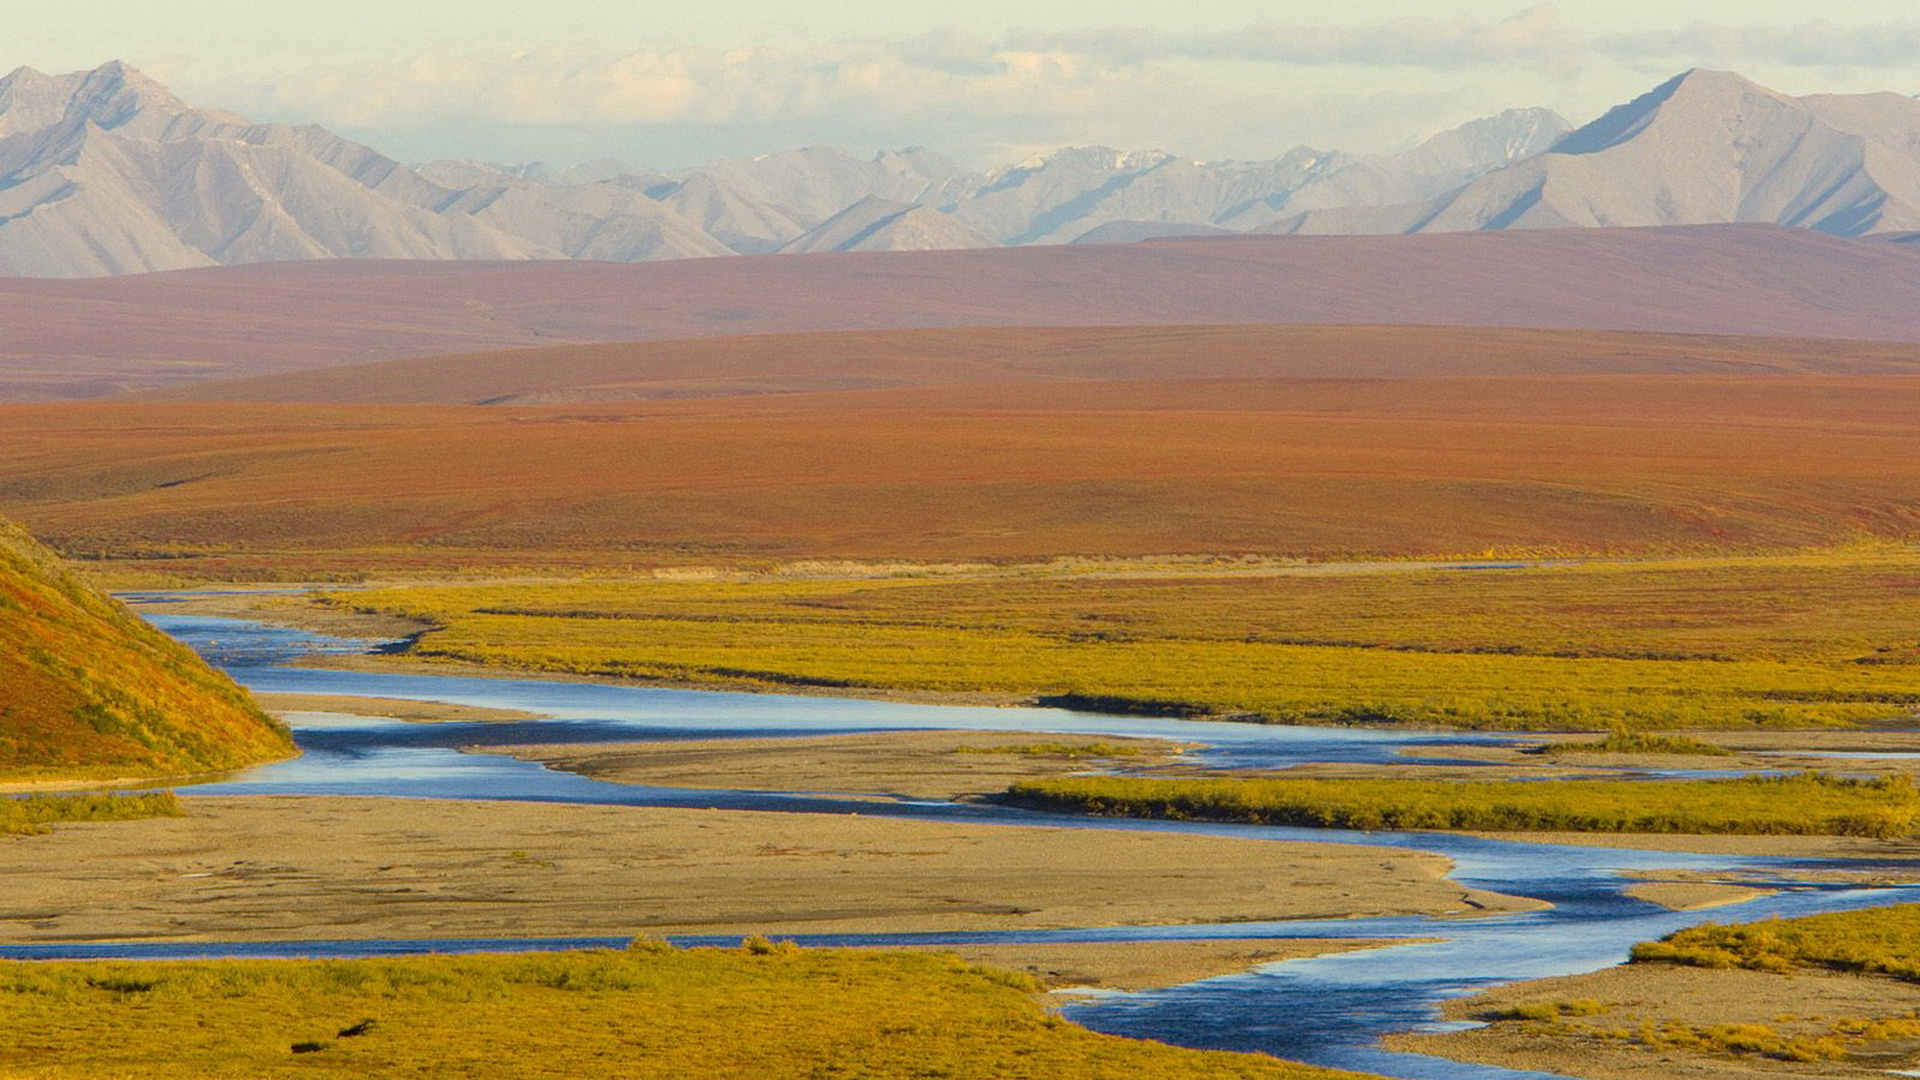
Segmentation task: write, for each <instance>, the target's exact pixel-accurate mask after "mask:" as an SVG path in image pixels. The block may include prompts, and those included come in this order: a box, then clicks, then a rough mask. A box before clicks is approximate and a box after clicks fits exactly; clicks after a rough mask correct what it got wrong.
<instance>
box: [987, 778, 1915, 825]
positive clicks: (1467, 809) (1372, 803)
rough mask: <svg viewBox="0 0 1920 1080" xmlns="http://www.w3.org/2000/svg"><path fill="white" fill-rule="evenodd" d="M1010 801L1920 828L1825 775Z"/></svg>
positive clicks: (1149, 809)
mask: <svg viewBox="0 0 1920 1080" xmlns="http://www.w3.org/2000/svg"><path fill="white" fill-rule="evenodd" d="M1007 797H1008V799H1009V800H1010V801H1012V802H1014V803H1016V804H1018V805H1022V806H1030V807H1036V808H1040V809H1047V810H1066V811H1074V812H1078V813H1089V814H1104V815H1111V816H1116V817H1141V818H1172V819H1193V820H1201V821H1244V822H1254V823H1258V824H1263V825H1297V826H1306V827H1312V828H1339V829H1370V830H1371V829H1471V830H1487V831H1535V830H1539V831H1560V832H1609V833H1709V834H1747V835H1763V836H1871V837H1893V836H1906V835H1908V834H1910V833H1912V832H1913V831H1914V829H1915V827H1916V824H1920V792H1916V791H1915V789H1914V787H1913V785H1912V783H1911V782H1910V781H1908V780H1906V779H1904V778H1897V779H1892V780H1885V781H1854V780H1843V779H1832V778H1828V777H1825V776H1820V775H1815V774H1797V775H1793V776H1784V777H1752V778H1741V779H1732V780H1698V781H1680V780H1676V781H1647V782H1637V781H1608V780H1590V781H1578V780H1556V781H1554V782H1552V783H1534V782H1515V781H1494V782H1471V783H1451V782H1447V781H1433V780H1399V779H1380V780H1291V779H1265V780H1172V779H1140V778H1133V777H1116V776H1070V777H1057V778H1052V779H1045V780H1035V781H1029V782H1026V783H1021V784H1016V785H1014V786H1013V787H1012V788H1011V789H1009V791H1008V796H1007Z"/></svg>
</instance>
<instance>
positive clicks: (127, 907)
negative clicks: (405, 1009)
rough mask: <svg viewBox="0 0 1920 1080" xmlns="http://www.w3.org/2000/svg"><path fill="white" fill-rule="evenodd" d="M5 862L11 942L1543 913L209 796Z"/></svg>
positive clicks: (482, 811) (1113, 865) (597, 810)
mask: <svg viewBox="0 0 1920 1080" xmlns="http://www.w3.org/2000/svg"><path fill="white" fill-rule="evenodd" d="M188 808H189V810H190V812H191V816H189V817H187V818H183V819H160V820H152V821H134V822H119V823H113V824H105V825H75V826H65V827H61V828H59V829H57V830H56V831H55V832H53V833H52V834H49V835H46V836H36V837H18V838H10V839H7V840H5V841H0V850H3V851H4V859H5V863H6V865H7V867H8V872H7V873H6V874H5V875H4V876H0V940H11V941H49V940H96V939H97V940H111V939H125V938H168V939H181V940H294V939H311V938H322V939H324V938H352V939H362V938H423V937H492V936H499V937H513V936H528V937H537V936H564V935H624V934H633V933H637V932H652V933H660V934H672V933H680V934H726V935H734V934H747V933H756V932H757V933H824V932H903V931H954V930H1031V929H1046V928H1060V927H1094V926H1126V925H1157V924H1177V923H1189V922H1229V921H1244V920H1266V919H1298V918H1341V917H1346V916H1356V915H1390V914H1468V913H1478V912H1486V911H1513V910H1528V909H1532V908H1536V907H1538V906H1539V905H1538V903H1537V902H1535V901H1531V900H1526V899H1523V898H1513V897H1503V896H1500V895H1498V894H1492V893H1485V892H1481V891H1478V890H1470V889H1466V888H1464V887H1462V886H1460V885H1459V884H1457V883H1454V882H1452V881H1449V880H1448V879H1447V878H1446V876H1445V875H1446V873H1447V870H1448V863H1447V860H1445V859H1443V858H1441V857H1438V856H1434V855H1427V854H1422V853H1416V852H1402V851H1382V850H1378V849H1369V848H1358V847H1352V846H1348V845H1336V844H1309V843H1298V844H1296V843H1276V842H1269V841H1262V840H1253V839H1240V838H1229V837H1209V836H1188V835H1171V834H1155V833H1146V832H1132V831H1126V830H1086V829H1068V828H1044V827H1028V826H998V825H953V824H946V823H933V822H917V821H903V820H897V819H887V818H878V817H865V816H856V815H816V814H782V813H753V812H744V811H699V810H678V809H658V808H645V807H615V806H575V805H549V804H537V803H484V802H452V801H439V800H403V799H381V798H367V799H354V798H338V797H319V798H300V797H196V798H193V799H191V800H189V801H188Z"/></svg>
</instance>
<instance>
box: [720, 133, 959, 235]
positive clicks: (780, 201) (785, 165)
mask: <svg viewBox="0 0 1920 1080" xmlns="http://www.w3.org/2000/svg"><path fill="white" fill-rule="evenodd" d="M696 176H704V177H707V178H708V179H710V180H712V181H713V182H714V183H715V184H717V185H719V186H720V187H722V188H724V189H725V190H727V191H728V192H731V193H733V194H734V195H735V196H737V197H739V198H741V199H744V200H746V201H748V202H749V203H752V204H756V205H760V206H775V207H779V208H780V210H781V212H782V213H784V214H785V215H786V216H788V217H790V218H792V219H793V220H794V221H795V222H797V223H799V224H801V225H802V226H804V227H806V228H812V227H813V226H815V225H818V224H820V223H821V222H823V221H825V220H827V219H828V218H830V217H832V216H833V215H835V214H837V213H839V212H840V211H842V210H845V209H846V208H847V207H849V206H852V205H853V204H854V203H857V202H859V201H860V200H861V199H864V198H866V197H867V196H869V195H874V196H878V197H880V198H883V199H892V200H896V201H899V202H910V203H929V204H935V205H938V204H940V203H942V202H944V201H945V200H946V198H947V197H948V195H949V193H950V191H951V189H954V188H956V187H963V186H964V185H966V184H967V183H968V182H969V177H970V174H969V173H968V172H967V171H966V170H964V169H962V168H961V167H960V166H958V165H955V164H954V163H953V162H951V161H948V160H947V159H946V158H943V157H941V156H940V155H938V154H935V153H933V152H932V151H929V150H921V149H913V150H904V151H901V152H899V153H886V154H879V155H876V156H875V157H873V158H870V159H861V158H856V157H853V156H852V155H850V154H845V153H842V152H841V151H839V150H834V149H831V148H829V147H808V148H806V149H804V150H788V151H785V152H782V153H777V154H764V155H761V156H760V157H756V158H747V159H742V160H732V161H716V162H713V163H712V164H709V165H705V166H703V167H701V168H699V169H690V170H687V171H686V173H685V174H684V175H683V177H682V178H683V179H688V180H691V179H693V178H694V177H696Z"/></svg>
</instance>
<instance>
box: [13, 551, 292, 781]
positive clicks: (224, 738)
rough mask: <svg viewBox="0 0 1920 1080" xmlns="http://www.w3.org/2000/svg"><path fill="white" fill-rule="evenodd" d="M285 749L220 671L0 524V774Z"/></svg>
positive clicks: (132, 770)
mask: <svg viewBox="0 0 1920 1080" xmlns="http://www.w3.org/2000/svg"><path fill="white" fill-rule="evenodd" d="M292 753H293V742H292V740H291V739H290V738H289V737H288V735H287V733H286V732H285V731H284V730H282V729H281V728H280V727H279V725H277V724H276V723H274V721H273V720H272V719H271V718H269V717H268V716H267V715H266V714H265V713H263V712H261V711H260V710H259V708H258V707H256V706H255V705H254V704H253V703H252V701H250V700H249V699H248V697H247V695H246V693H245V692H244V691H242V690H241V689H240V688H239V687H238V686H236V685H234V683H233V682H232V681H231V680H230V679H228V678H227V677H226V676H225V675H222V674H220V673H219V672H217V671H215V670H213V669H212V668H210V667H208V666H207V665H206V664H205V663H204V662H202V661H201V660H200V658H199V657H198V656H195V655H194V654H193V652H192V651H191V650H190V649H188V648H186V647H185V646H183V645H181V644H180V643H179V642H176V641H174V640H173V639H171V638H169V637H167V636H166V635H164V634H162V633H160V632H159V631H157V630H155V629H153V628H152V627H151V626H148V625H147V624H146V623H145V622H142V621H141V620H140V619H139V618H137V617H136V616H135V615H134V614H133V613H132V612H130V611H128V610H127V609H126V608H125V607H123V606H122V605H120V604H119V603H118V602H116V601H114V600H113V599H111V598H110V597H107V596H106V595H104V594H102V593H101V592H99V591H98V590H96V589H94V588H92V587H91V586H89V585H87V584H86V583H85V582H83V581H81V580H80V579H79V578H78V577H76V576H75V575H74V574H73V573H72V572H71V571H69V570H68V569H67V568H66V567H65V566H63V565H62V564H61V562H60V560H59V558H58V557H57V556H55V555H54V554H53V553H52V552H51V551H48V550H47V549H46V548H44V547H42V546H41V545H40V544H38V543H36V542H35V541H34V540H33V539H32V538H30V537H29V536H27V534H26V533H25V532H24V531H22V530H21V529H19V528H18V527H17V526H14V525H11V524H8V523H5V522H0V782H4V781H24V780H66V779H73V780H89V779H109V778H119V777H128V778H132V777H164V776H182V775H187V774H192V773H203V772H214V771H219V770H223V769H232V768H238V767H240V766H243V765H250V764H254V763H256V762H261V761H270V760H274V759H277V758H283V757H287V756H289V755H291V754H292Z"/></svg>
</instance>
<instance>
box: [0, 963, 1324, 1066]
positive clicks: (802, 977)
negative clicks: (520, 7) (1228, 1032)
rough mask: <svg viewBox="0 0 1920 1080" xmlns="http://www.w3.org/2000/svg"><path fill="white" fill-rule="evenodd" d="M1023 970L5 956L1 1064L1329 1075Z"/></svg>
mask: <svg viewBox="0 0 1920 1080" xmlns="http://www.w3.org/2000/svg"><path fill="white" fill-rule="evenodd" d="M1036 989H1037V987H1036V985H1035V984H1034V983H1033V982H1032V981H1031V980H1030V978H1029V977H1028V976H1025V975H1020V974H1015V973H1011V972H1005V971H999V970H995V969H991V968H981V967H975V966H973V965H970V964H967V963H964V962H962V961H960V960H958V959H956V958H953V957H951V956H938V955H928V954H920V953H902V952H887V953H861V952H853V951H816V950H803V949H799V948H796V947H794V946H792V945H791V944H787V943H776V942H769V941H767V940H766V939H764V938H759V939H750V940H748V941H747V942H745V943H743V947H742V948H740V949H737V950H724V951H722V950H713V949H698V950H686V951H683V950H677V949H673V948H671V947H668V946H665V945H662V944H657V943H654V944H649V943H646V942H640V943H637V944H636V947H635V948H633V949H629V950H626V951H622V952H614V951H602V952H575V953H557V954H530V955H514V956H472V957H411V958H402V959H377V960H328V961H294V960H262V961H237V960H236V961H196V962H182V963H118V962H113V963H10V964H4V965H0V1024H3V1025H4V1028H5V1030H7V1031H10V1032H14V1033H31V1036H30V1037H29V1038H12V1039H7V1040H5V1042H4V1045H0V1073H5V1074H7V1075H14V1076H31V1077H35V1078H36V1080H68V1078H73V1080H79V1078H88V1080H91V1078H94V1077H100V1076H108V1075H114V1076H117V1075H138V1076H141V1077H147V1078H151V1080H173V1078H179V1080H186V1078H194V1080H198V1078H201V1077H206V1076H226V1075H242V1074H244V1075H247V1076H255V1077H294V1076H301V1077H310V1076H387V1077H473V1078H478V1077H499V1076H541V1077H569V1076H583V1075H594V1076H607V1077H636V1078H638V1077H648V1078H652V1077H661V1078H665V1077H695V1076H712V1077H719V1076H729V1077H742V1078H752V1080H763V1078H764V1080H786V1078H793V1080H803V1078H816V1077H822V1076H860V1077H869V1078H872V1080H894V1078H898V1080H908V1078H924V1077H932V1076H948V1077H967V1078H969V1080H973V1078H978V1080H995V1078H1005V1080H1016V1078H1029V1077H1042V1076H1044V1077H1049V1078H1057V1080H1082V1078H1084V1080H1093V1078H1096V1077H1115V1076H1151V1077H1157V1078H1167V1080H1340V1078H1342V1077H1349V1078H1351V1077H1353V1076H1354V1074H1351V1073H1336V1072H1330V1071H1327V1070H1323V1069H1316V1068H1311V1067H1308V1066H1304V1065H1294V1064H1290V1063H1286V1062H1282V1061H1278V1060H1275V1059H1273V1058H1269V1057H1264V1056H1259V1055H1249V1054H1230V1053H1219V1052H1206V1051H1195V1050H1184V1049H1178V1048H1175V1047H1171V1046H1167V1045H1164V1044H1161V1043H1154V1042H1143V1041H1136V1040H1132V1039H1123V1038H1117V1037H1113V1036H1107V1035H1097V1034H1094V1033H1093V1032H1090V1031H1087V1030H1086V1029H1084V1028H1081V1027H1078V1026H1076V1025H1074V1024H1070V1023H1067V1022H1066V1021H1063V1020H1061V1019H1059V1018H1058V1017H1055V1016H1052V1015H1050V1014H1049V1013H1048V1012H1047V1011H1046V1010H1045V1009H1044V1008H1042V1006H1041V1005H1040V1003H1039V1002H1038V1001H1037V1000H1036V998H1035V991H1036Z"/></svg>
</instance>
